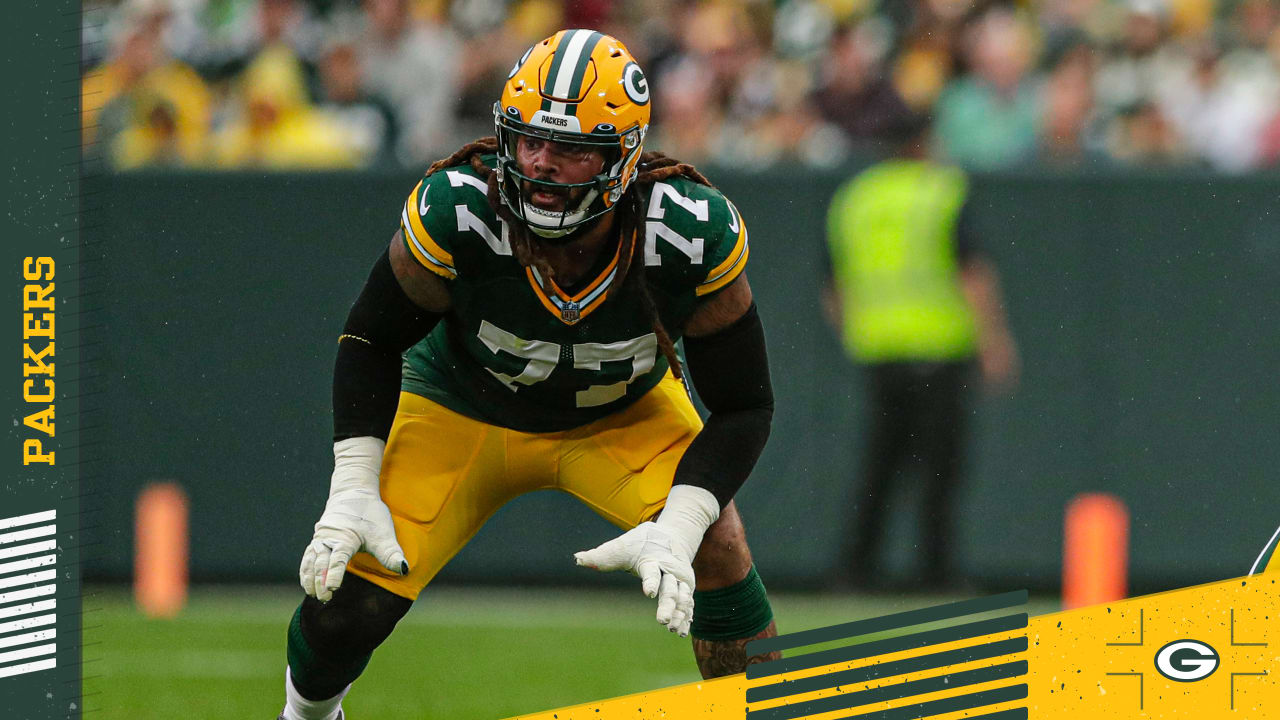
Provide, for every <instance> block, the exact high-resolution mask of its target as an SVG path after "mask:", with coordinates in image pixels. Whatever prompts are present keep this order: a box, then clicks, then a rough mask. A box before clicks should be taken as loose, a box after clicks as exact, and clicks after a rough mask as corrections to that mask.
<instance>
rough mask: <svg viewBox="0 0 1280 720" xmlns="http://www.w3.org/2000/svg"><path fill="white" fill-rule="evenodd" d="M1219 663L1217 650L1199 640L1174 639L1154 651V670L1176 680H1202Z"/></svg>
mask: <svg viewBox="0 0 1280 720" xmlns="http://www.w3.org/2000/svg"><path fill="white" fill-rule="evenodd" d="M1219 664H1220V658H1219V657H1218V651H1217V650H1214V649H1213V648H1212V647H1209V645H1208V644H1207V643H1202V642H1200V641H1199V640H1174V641H1173V642H1171V643H1169V644H1167V645H1165V646H1164V647H1162V648H1160V649H1159V650H1158V651H1157V652H1156V670H1159V671H1160V674H1161V675H1163V676H1165V677H1167V678H1169V679H1170V680H1174V681H1177V682H1195V681H1196V680H1203V679H1205V678H1207V677H1209V676H1210V675H1212V674H1213V671H1214V670H1217V669H1218V665H1219Z"/></svg>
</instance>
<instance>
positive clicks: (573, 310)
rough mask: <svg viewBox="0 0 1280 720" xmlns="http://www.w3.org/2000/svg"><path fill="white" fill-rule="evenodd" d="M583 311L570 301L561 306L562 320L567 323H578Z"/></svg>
mask: <svg viewBox="0 0 1280 720" xmlns="http://www.w3.org/2000/svg"><path fill="white" fill-rule="evenodd" d="M581 310H582V306H580V305H578V303H576V302H574V301H572V300H570V301H568V302H566V303H565V304H563V305H561V306H560V319H561V320H564V321H565V322H567V323H571V322H577V321H578V315H579V313H580V312H581Z"/></svg>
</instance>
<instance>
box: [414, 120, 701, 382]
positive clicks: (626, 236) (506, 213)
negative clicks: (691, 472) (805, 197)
mask: <svg viewBox="0 0 1280 720" xmlns="http://www.w3.org/2000/svg"><path fill="white" fill-rule="evenodd" d="M497 151H498V140H497V138H494V137H484V138H480V139H478V140H475V141H473V142H470V143H467V144H466V145H463V146H462V147H461V148H459V149H458V151H457V152H455V153H454V154H452V155H450V156H449V157H447V158H443V159H440V160H437V161H436V162H434V163H432V164H431V167H430V168H428V169H427V175H428V176H430V175H432V174H433V173H435V172H438V171H440V170H443V169H445V168H450V167H456V166H458V165H464V164H465V165H470V166H471V168H472V169H474V170H475V171H476V173H477V174H478V175H479V176H480V177H482V178H485V179H486V180H487V181H488V183H489V206H490V207H492V208H493V210H494V212H496V213H497V214H498V217H500V218H502V219H503V220H504V221H506V223H507V226H508V227H509V228H510V232H511V236H510V239H511V250H512V254H514V255H515V258H516V261H517V262H519V263H520V264H521V265H523V266H525V267H529V266H533V267H534V268H536V269H537V270H538V273H539V274H540V275H541V276H542V278H543V283H548V282H550V280H551V278H553V277H555V271H554V270H553V269H552V268H551V264H550V263H549V262H547V258H546V256H545V255H544V254H543V253H542V249H541V248H540V246H539V245H538V244H537V243H535V242H533V240H532V238H531V237H530V233H529V229H528V228H527V227H526V226H525V224H524V223H522V222H520V221H519V219H518V218H516V217H515V214H514V213H512V212H511V209H510V208H508V207H507V206H506V205H505V204H504V203H503V202H502V198H501V197H500V196H499V194H498V174H497V173H496V172H494V171H493V168H491V167H489V166H488V165H485V164H484V161H482V160H481V159H480V156H481V155H487V154H490V153H496V152H497ZM636 169H637V174H636V178H635V180H634V181H632V183H631V186H630V187H628V188H627V192H626V194H625V195H623V196H622V199H621V200H620V201H619V203H618V207H617V208H615V209H614V210H613V212H615V213H618V225H619V233H620V234H619V237H621V238H622V239H621V240H620V242H622V243H624V245H623V247H622V250H621V251H620V252H619V253H618V274H617V276H616V278H615V279H614V282H613V286H612V287H611V288H610V289H609V291H608V292H609V293H612V292H613V288H618V289H619V290H620V291H621V292H634V293H636V295H637V297H638V298H639V299H640V304H641V306H642V307H643V308H644V312H645V314H646V315H647V316H648V318H649V323H650V325H651V326H652V327H653V334H654V335H655V336H657V339H658V347H659V348H660V349H661V350H662V354H663V356H664V357H666V358H667V363H668V364H669V365H670V366H671V372H672V374H674V375H675V376H676V377H677V378H679V379H680V380H684V369H683V368H682V367H681V365H680V358H679V357H678V356H677V355H676V346H675V342H674V341H672V339H671V334H670V333H668V332H667V328H666V327H665V326H664V325H663V324H662V319H661V317H659V315H658V305H657V303H656V302H654V300H653V295H652V294H651V293H650V292H649V283H648V282H647V281H646V279H645V264H644V258H643V257H641V255H642V253H643V252H644V246H643V243H641V242H639V241H638V238H639V236H640V234H641V232H642V231H643V226H644V208H643V207H642V206H641V202H640V193H639V191H638V190H637V186H641V185H652V184H653V183H656V182H660V181H663V180H667V179H669V178H673V177H685V178H688V179H690V180H693V181H694V182H697V183H700V184H702V185H706V186H708V187H712V185H711V182H710V181H709V180H707V179H706V178H705V177H703V175H702V173H700V172H698V170H697V168H695V167H693V166H692V165H689V164H686V163H682V162H680V161H679V160H676V159H675V158H670V157H667V156H666V155H664V154H662V153H660V152H647V153H644V154H643V155H641V156H640V162H639V164H638V165H637V168H636ZM633 268H634V269H635V272H632V269H633ZM543 290H544V291H546V292H547V293H548V294H550V292H551V288H549V287H546V286H545V285H544V287H543Z"/></svg>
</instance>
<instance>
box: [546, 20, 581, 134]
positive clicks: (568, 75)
mask: <svg viewBox="0 0 1280 720" xmlns="http://www.w3.org/2000/svg"><path fill="white" fill-rule="evenodd" d="M591 32H592V31H590V30H574V31H573V35H571V36H570V37H569V40H568V42H567V43H566V44H565V49H564V59H563V60H561V61H560V70H559V72H557V73H556V79H555V82H554V83H553V84H552V85H551V95H552V97H558V98H562V97H566V96H568V94H569V83H571V82H573V70H574V68H576V67H578V58H579V56H581V55H582V46H584V45H586V44H587V38H589V37H591ZM547 112H551V113H555V114H556V115H566V114H568V112H569V107H568V105H566V104H565V103H562V102H555V101H553V102H552V103H551V109H550V110H548V111H547Z"/></svg>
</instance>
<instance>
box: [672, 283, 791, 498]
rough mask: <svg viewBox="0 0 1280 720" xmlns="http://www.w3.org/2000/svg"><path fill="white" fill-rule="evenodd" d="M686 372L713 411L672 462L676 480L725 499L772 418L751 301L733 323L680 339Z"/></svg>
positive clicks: (746, 470)
mask: <svg viewBox="0 0 1280 720" xmlns="http://www.w3.org/2000/svg"><path fill="white" fill-rule="evenodd" d="M684 350H685V359H686V360H687V361H688V367H689V374H690V375H691V376H692V377H693V381H694V385H695V387H697V388H698V397H700V398H702V403H703V404H704V405H706V406H707V410H709V411H711V416H710V417H708V418H707V424H706V426H705V427H703V428H702V432H700V433H698V436H697V437H696V438H694V439H693V443H692V444H691V445H690V446H689V449H688V450H686V451H685V453H684V457H682V458H681V459H680V464H679V466H677V467H676V474H675V478H674V480H673V484H675V485H696V486H698V487H701V488H706V489H707V490H710V491H711V493H712V494H713V495H715V496H716V499H717V500H719V501H720V507H724V506H725V505H727V504H729V501H730V500H732V499H733V496H734V494H735V493H737V492H738V488H740V487H742V484H743V483H744V482H746V480H747V476H748V475H750V474H751V469H752V468H753V467H755V464H756V460H757V459H759V457H760V452H761V451H762V450H764V444H765V441H766V440H768V439H769V427H770V424H771V423H772V419H773V383H772V382H771V381H770V379H769V357H768V354H767V353H766V352H765V343H764V327H763V326H762V325H761V324H760V315H759V314H758V313H757V312H756V306H755V303H752V304H751V307H749V308H747V312H746V313H744V314H743V316H742V317H741V318H739V319H738V320H737V321H736V322H734V324H733V325H730V326H729V327H727V328H725V329H724V330H721V331H720V332H717V333H715V334H712V335H707V336H705V337H700V338H692V337H686V338H685V339H684Z"/></svg>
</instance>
